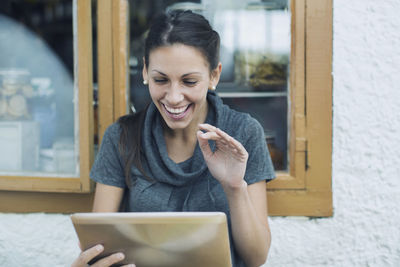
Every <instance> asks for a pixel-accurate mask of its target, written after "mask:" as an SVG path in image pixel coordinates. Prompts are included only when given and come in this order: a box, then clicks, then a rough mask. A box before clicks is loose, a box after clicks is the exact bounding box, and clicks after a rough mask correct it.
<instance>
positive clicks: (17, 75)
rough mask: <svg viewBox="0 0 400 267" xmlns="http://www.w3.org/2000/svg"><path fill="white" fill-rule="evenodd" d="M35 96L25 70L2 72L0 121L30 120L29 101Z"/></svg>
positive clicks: (0, 76)
mask: <svg viewBox="0 0 400 267" xmlns="http://www.w3.org/2000/svg"><path fill="white" fill-rule="evenodd" d="M33 95H34V91H33V88H32V86H31V84H30V73H29V71H27V70H25V69H2V70H0V119H3V120H24V119H30V118H31V115H30V103H29V99H30V98H32V97H33Z"/></svg>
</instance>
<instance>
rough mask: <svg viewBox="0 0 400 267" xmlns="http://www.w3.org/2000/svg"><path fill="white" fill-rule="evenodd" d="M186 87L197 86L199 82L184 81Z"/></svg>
mask: <svg viewBox="0 0 400 267" xmlns="http://www.w3.org/2000/svg"><path fill="white" fill-rule="evenodd" d="M183 82H184V83H185V84H186V85H189V86H194V85H196V83H197V81H194V80H184V81H183Z"/></svg>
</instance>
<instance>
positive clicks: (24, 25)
mask: <svg viewBox="0 0 400 267" xmlns="http://www.w3.org/2000/svg"><path fill="white" fill-rule="evenodd" d="M0 58H1V60H0V147H1V149H0V174H2V175H40V176H46V175H49V176H57V175H60V176H76V177H77V176H78V175H79V165H78V157H77V153H78V151H79V149H78V148H79V146H78V141H79V140H78V138H77V135H76V132H77V128H76V125H77V123H78V121H77V120H76V119H75V109H76V107H75V104H78V103H77V101H76V102H75V103H74V80H73V71H74V63H73V4H72V1H51V0H47V1H45V0H42V1H28V0H19V1H15V0H14V1H12V0H6V1H2V3H1V4H0ZM3 148H6V149H3Z"/></svg>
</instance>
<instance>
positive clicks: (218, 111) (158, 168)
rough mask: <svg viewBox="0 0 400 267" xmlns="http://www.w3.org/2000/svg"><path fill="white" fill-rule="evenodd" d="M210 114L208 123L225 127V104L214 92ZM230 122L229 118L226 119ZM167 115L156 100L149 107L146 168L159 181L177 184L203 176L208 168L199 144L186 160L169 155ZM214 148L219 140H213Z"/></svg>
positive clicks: (209, 97) (209, 98)
mask: <svg viewBox="0 0 400 267" xmlns="http://www.w3.org/2000/svg"><path fill="white" fill-rule="evenodd" d="M207 101H208V104H209V105H208V113H207V117H206V123H209V124H211V125H214V126H216V127H218V128H224V127H223V126H224V125H222V122H223V121H224V119H223V117H224V114H225V112H224V105H223V104H222V100H221V99H220V98H219V96H217V95H216V93H215V92H213V91H208V93H207ZM225 121H226V120H225ZM162 125H163V118H162V117H161V114H160V113H159V111H158V109H157V107H156V106H155V105H154V103H151V104H150V106H149V108H148V109H147V113H146V117H145V121H144V128H143V135H142V136H143V138H142V149H143V156H144V159H145V160H144V163H145V164H144V169H145V171H146V173H148V174H150V177H151V178H153V179H155V180H156V181H157V182H161V183H167V184H170V185H174V186H184V185H188V184H191V183H193V182H194V181H195V180H196V179H200V177H202V176H203V174H204V172H206V171H207V165H206V163H205V161H204V159H203V155H202V152H201V150H200V147H199V145H198V142H197V144H196V147H195V150H194V153H193V156H192V157H191V158H189V159H187V160H186V161H184V162H181V163H176V162H174V161H173V160H172V159H171V158H170V157H169V156H168V152H167V146H166V143H165V139H164V135H163V126H162ZM210 147H211V149H212V150H214V149H215V143H214V142H212V141H211V142H210Z"/></svg>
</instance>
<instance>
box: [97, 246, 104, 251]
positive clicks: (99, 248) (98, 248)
mask: <svg viewBox="0 0 400 267" xmlns="http://www.w3.org/2000/svg"><path fill="white" fill-rule="evenodd" d="M103 249H104V247H103V246H102V245H97V246H96V250H97V251H103Z"/></svg>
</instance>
